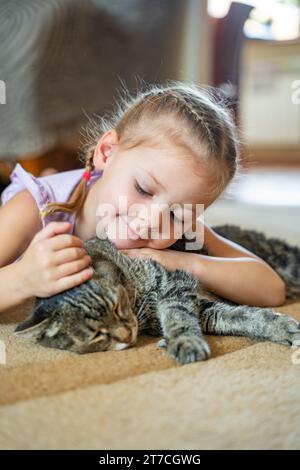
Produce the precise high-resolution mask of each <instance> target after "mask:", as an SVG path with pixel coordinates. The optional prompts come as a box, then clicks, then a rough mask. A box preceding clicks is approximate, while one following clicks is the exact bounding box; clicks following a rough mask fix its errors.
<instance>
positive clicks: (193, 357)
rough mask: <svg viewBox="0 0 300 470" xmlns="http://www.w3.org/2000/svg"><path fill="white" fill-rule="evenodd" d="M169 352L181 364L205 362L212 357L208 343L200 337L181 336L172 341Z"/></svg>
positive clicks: (168, 348) (168, 347) (168, 346)
mask: <svg viewBox="0 0 300 470" xmlns="http://www.w3.org/2000/svg"><path fill="white" fill-rule="evenodd" d="M167 351H168V353H169V354H170V355H171V356H172V357H174V359H176V361H177V362H179V363H180V364H189V363H190V362H197V361H204V360H206V359H208V358H209V356H210V349H209V346H208V344H207V342H206V341H205V340H204V339H203V338H201V337H198V336H179V337H178V338H175V339H171V340H170V341H169V342H168V345H167Z"/></svg>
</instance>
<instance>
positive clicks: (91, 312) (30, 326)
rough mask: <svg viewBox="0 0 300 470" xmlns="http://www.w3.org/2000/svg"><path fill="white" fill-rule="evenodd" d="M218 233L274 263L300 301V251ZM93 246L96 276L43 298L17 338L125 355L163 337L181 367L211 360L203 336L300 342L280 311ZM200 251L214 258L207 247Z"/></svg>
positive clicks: (258, 237) (225, 230)
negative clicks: (139, 342)
mask: <svg viewBox="0 0 300 470" xmlns="http://www.w3.org/2000/svg"><path fill="white" fill-rule="evenodd" d="M213 228H214V230H215V231H216V232H217V233H219V234H220V235H222V236H224V237H226V238H228V239H231V240H233V241H236V242H237V243H239V244H241V245H243V246H245V247H246V248H248V249H249V250H250V251H252V252H253V253H255V254H257V255H258V256H259V257H261V258H262V259H264V260H265V261H266V262H267V263H269V264H270V265H271V266H272V267H273V268H274V269H275V270H276V271H277V272H278V273H279V274H280V275H281V276H282V278H283V279H284V280H285V282H286V285H287V294H288V295H287V297H289V298H290V297H293V296H296V295H299V296H300V276H299V269H300V249H299V248H297V247H292V246H290V245H288V244H287V243H286V242H284V241H281V240H278V239H275V238H267V237H265V236H264V235H263V234H261V233H259V232H256V231H254V230H245V229H240V228H239V227H236V226H229V225H224V226H220V227H213ZM186 246H187V245H186V240H185V239H184V238H183V239H181V240H178V241H177V242H176V243H175V244H174V245H173V246H172V249H174V250H182V251H184V250H185V249H186ZM85 248H86V250H87V252H88V253H89V254H90V256H91V257H92V260H93V267H94V270H95V274H94V276H93V278H92V279H90V280H89V281H87V282H85V283H83V284H81V285H79V286H77V287H74V288H72V289H68V290H66V291H64V292H62V293H60V294H57V295H54V296H52V297H49V298H43V299H42V298H37V301H36V305H35V307H34V310H33V312H32V314H31V316H30V318H29V319H28V320H26V321H25V322H23V323H21V324H20V325H18V327H17V328H16V332H17V333H19V334H25V335H30V336H32V337H34V338H35V339H36V340H37V341H38V342H39V343H41V344H43V345H45V346H50V347H55V348H60V349H68V350H70V351H74V352H78V353H86V352H95V351H105V350H111V349H115V350H119V349H124V348H125V347H128V346H131V345H133V344H134V343H135V342H136V339H137V335H138V333H139V334H141V333H145V334H149V335H154V336H163V339H162V340H161V341H159V343H158V345H159V346H163V347H165V348H166V349H167V351H168V353H169V354H170V355H171V356H172V357H174V358H175V359H176V360H177V361H178V362H179V363H181V364H185V363H189V362H194V361H200V360H203V359H206V358H208V357H209V355H210V349H209V346H208V343H207V341H206V340H205V338H204V337H203V335H202V333H208V334H216V335H239V336H248V337H251V338H255V339H259V340H269V341H274V342H277V343H282V344H286V345H291V344H293V342H296V341H297V342H298V341H300V324H299V323H298V322H297V321H296V320H295V319H293V318H291V317H290V316H288V315H284V314H280V313H277V312H276V311H275V310H274V309H272V308H260V307H251V306H247V305H237V304H235V303H233V302H229V301H227V300H225V299H221V298H220V297H218V296H216V295H214V294H212V293H210V292H208V291H207V290H206V289H205V288H204V286H202V285H201V282H200V281H199V280H197V279H195V278H194V277H193V276H192V275H191V274H190V273H188V272H186V271H182V270H176V271H173V272H169V271H167V270H166V269H165V268H164V267H163V266H162V265H160V264H159V263H158V262H156V261H154V260H152V259H145V258H144V259H142V258H135V259H134V258H130V257H128V256H126V255H125V254H123V253H122V252H121V251H118V250H117V249H116V247H115V246H114V245H113V244H112V243H111V242H110V241H109V240H108V239H106V240H100V239H99V238H97V237H94V238H91V239H90V240H88V241H86V242H85ZM199 253H207V251H206V250H205V247H203V248H202V249H201V250H199Z"/></svg>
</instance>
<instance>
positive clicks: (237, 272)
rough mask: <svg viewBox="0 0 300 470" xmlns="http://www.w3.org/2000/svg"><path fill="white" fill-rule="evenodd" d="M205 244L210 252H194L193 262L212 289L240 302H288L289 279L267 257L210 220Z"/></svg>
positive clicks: (271, 303) (276, 304) (260, 303)
mask: <svg viewBox="0 0 300 470" xmlns="http://www.w3.org/2000/svg"><path fill="white" fill-rule="evenodd" d="M198 227H199V230H200V228H201V227H200V225H198ZM204 246H205V247H206V249H207V252H208V254H209V256H207V255H201V254H194V253H190V255H191V256H190V263H191V264H190V266H191V270H192V272H193V273H194V274H195V275H196V276H197V277H199V278H200V279H201V281H202V282H203V284H205V286H206V287H207V288H208V289H209V290H211V291H213V292H215V293H216V294H218V295H220V296H222V297H225V298H228V299H230V300H232V301H233V302H236V303H239V304H246V305H255V306H260V307H277V306H279V305H283V304H284V303H285V283H284V281H283V280H282V279H281V277H280V276H279V275H278V274H277V273H276V272H275V271H274V270H273V269H272V268H271V266H270V265H269V264H267V263H266V262H265V261H264V260H262V259H261V258H259V257H258V256H256V255H255V254H254V253H252V252H251V251H249V250H247V249H246V248H244V247H242V246H240V245H238V244H237V243H234V242H232V241H231V240H228V239H226V238H224V237H222V236H220V235H218V234H217V233H216V232H214V230H213V229H212V228H211V227H209V226H208V225H206V224H204ZM186 261H187V260H186Z"/></svg>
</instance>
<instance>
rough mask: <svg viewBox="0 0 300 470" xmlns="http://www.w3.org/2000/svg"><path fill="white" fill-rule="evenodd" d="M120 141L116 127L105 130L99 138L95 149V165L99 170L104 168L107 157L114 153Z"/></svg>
mask: <svg viewBox="0 0 300 470" xmlns="http://www.w3.org/2000/svg"><path fill="white" fill-rule="evenodd" d="M118 142H119V136H118V134H117V132H116V130H115V129H110V130H109V131H107V132H105V134H103V136H102V137H101V138H100V139H99V140H98V143H97V145H96V147H95V151H94V160H93V163H94V166H95V168H96V169H97V170H103V168H104V166H105V164H106V161H107V159H108V158H109V157H110V156H111V155H112V154H113V153H114V151H115V147H116V145H117V144H118Z"/></svg>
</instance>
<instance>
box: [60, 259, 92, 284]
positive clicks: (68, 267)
mask: <svg viewBox="0 0 300 470" xmlns="http://www.w3.org/2000/svg"><path fill="white" fill-rule="evenodd" d="M87 269H91V273H92V272H93V268H92V266H91V262H90V259H89V257H87V256H86V257H84V258H81V259H79V260H75V261H72V262H70V263H64V264H61V265H60V266H57V268H56V270H55V279H56V280H58V279H60V278H63V277H65V276H71V275H72V274H75V273H79V274H80V272H82V271H83V270H87Z"/></svg>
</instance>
